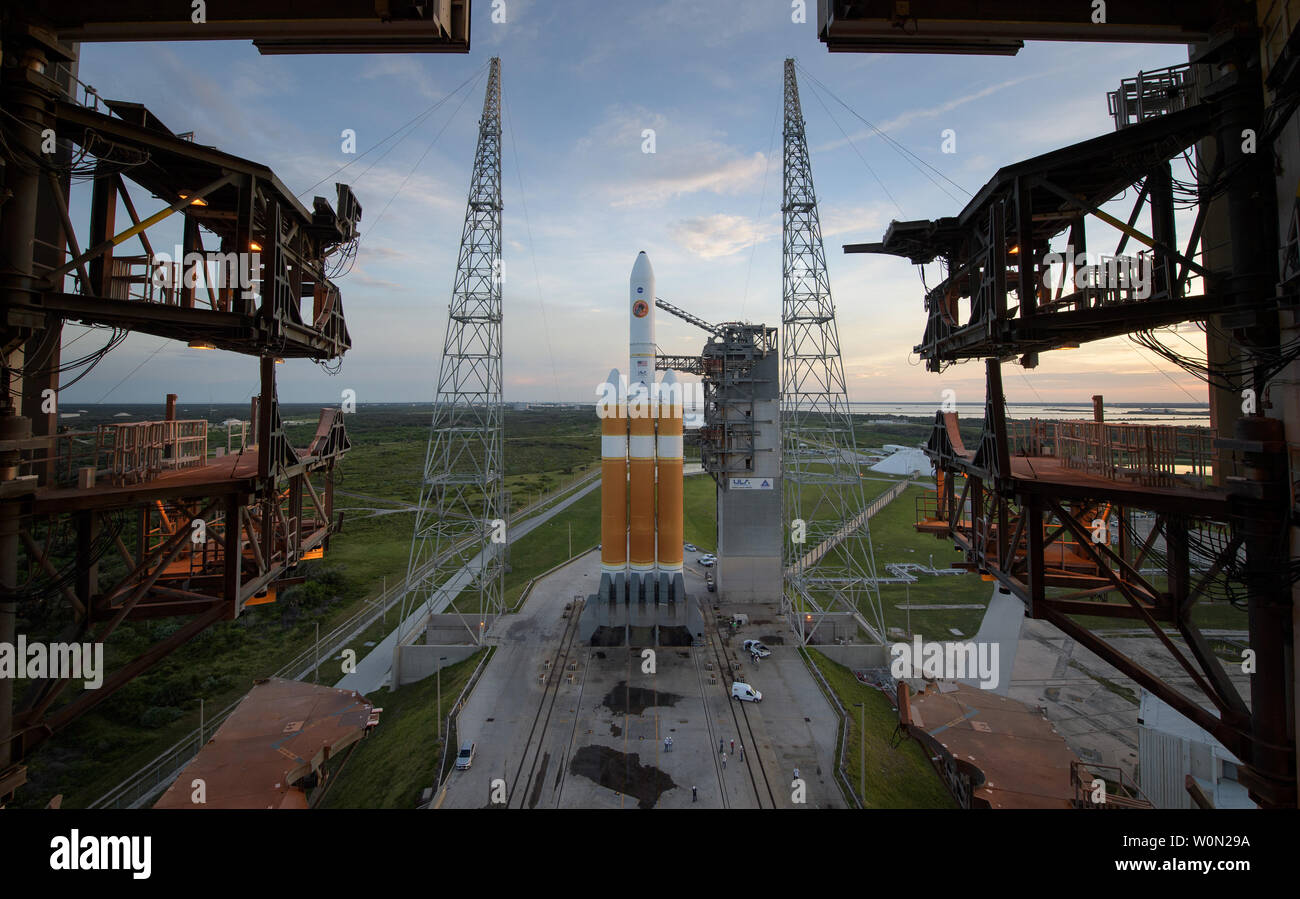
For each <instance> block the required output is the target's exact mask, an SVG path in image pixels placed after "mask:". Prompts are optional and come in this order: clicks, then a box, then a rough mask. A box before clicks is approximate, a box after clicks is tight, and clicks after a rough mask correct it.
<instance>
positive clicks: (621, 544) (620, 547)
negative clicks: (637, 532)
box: [600, 368, 627, 576]
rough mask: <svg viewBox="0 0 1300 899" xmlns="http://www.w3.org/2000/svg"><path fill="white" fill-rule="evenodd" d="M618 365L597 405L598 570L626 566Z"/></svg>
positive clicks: (612, 571)
mask: <svg viewBox="0 0 1300 899" xmlns="http://www.w3.org/2000/svg"><path fill="white" fill-rule="evenodd" d="M625 399H626V398H625V397H624V396H623V395H622V388H621V385H620V384H619V375H618V369H617V368H616V369H614V370H613V371H611V372H610V373H609V380H607V381H606V382H605V385H604V393H603V396H602V399H601V407H600V570H601V573H602V574H608V575H610V576H614V575H618V574H621V573H623V572H625V571H626V570H627V406H626V404H625Z"/></svg>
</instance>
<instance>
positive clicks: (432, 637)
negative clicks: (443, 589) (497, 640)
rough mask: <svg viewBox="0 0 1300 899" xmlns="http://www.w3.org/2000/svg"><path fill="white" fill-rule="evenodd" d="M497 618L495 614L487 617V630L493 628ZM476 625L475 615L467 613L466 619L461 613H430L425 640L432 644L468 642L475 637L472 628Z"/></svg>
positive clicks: (425, 630)
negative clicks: (462, 617)
mask: <svg viewBox="0 0 1300 899" xmlns="http://www.w3.org/2000/svg"><path fill="white" fill-rule="evenodd" d="M495 620H496V616H495V615H488V616H487V618H486V619H485V623H486V627H485V629H484V630H485V632H490V631H491V630H492V625H493V623H494V622H495ZM474 627H476V624H475V621H474V616H473V615H470V614H466V615H465V618H464V620H462V619H461V616H459V615H449V614H442V615H430V616H429V622H428V624H426V625H425V628H424V642H425V643H430V644H455V643H466V642H468V641H470V640H473V639H474V636H475V635H474V634H473V633H472V632H471V630H470V629H471V628H474Z"/></svg>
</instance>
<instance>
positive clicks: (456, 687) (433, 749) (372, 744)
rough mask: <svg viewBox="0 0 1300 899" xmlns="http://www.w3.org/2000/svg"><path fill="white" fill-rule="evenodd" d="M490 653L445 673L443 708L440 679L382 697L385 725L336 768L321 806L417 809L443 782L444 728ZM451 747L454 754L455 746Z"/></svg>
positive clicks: (381, 720) (379, 699)
mask: <svg viewBox="0 0 1300 899" xmlns="http://www.w3.org/2000/svg"><path fill="white" fill-rule="evenodd" d="M484 652H487V650H479V651H478V652H476V653H474V655H472V656H470V657H469V658H467V659H465V660H464V661H463V662H457V663H456V664H455V665H448V666H447V667H446V668H444V669H442V673H441V678H442V705H441V706H439V705H438V689H439V687H438V678H435V677H426V678H425V679H424V680H422V681H418V682H416V683H413V684H407V685H406V686H404V687H400V688H398V689H396V690H392V691H390V692H387V693H384V694H383V696H382V697H376V701H377V704H378V705H380V706H382V708H383V710H384V711H383V713H382V714H381V715H380V717H379V726H378V727H376V728H375V729H374V730H373V731H371V732H370V734H369V735H368V736H367V737H366V738H365V739H364V740H362V741H361V742H360V743H359V744H357V746H356V749H355V750H354V751H353V752H352V754H351V756H350V757H346V760H345V759H340V760H339V762H338V763H335V764H333V765H331V766H330V769H331V775H332V778H333V780H332V782H331V783H328V784H327V787H328V788H327V789H326V791H325V796H324V798H323V799H322V800H321V802H320V805H319V806H318V808H414V807H415V805H416V804H417V803H418V802H419V801H420V792H421V791H422V790H423V789H424V788H425V787H431V786H433V785H434V784H435V783H436V782H437V780H438V777H437V769H438V761H439V759H440V758H441V757H442V743H443V741H442V740H439V739H438V731H439V728H440V727H443V728H445V727H446V716H447V714H448V713H449V712H450V711H451V709H452V707H453V704H454V703H455V701H456V697H458V696H459V695H460V692H461V690H463V689H464V688H465V684H466V683H468V682H469V678H470V676H471V675H472V674H473V673H474V669H475V667H477V666H478V663H479V661H480V659H482V657H483V653H484ZM443 736H444V739H446V736H447V735H446V734H444V735H443ZM451 737H452V739H453V740H454V739H455V735H454V734H453V735H451ZM451 746H452V749H453V750H454V749H455V744H454V743H452V744H451ZM340 765H341V771H340V770H339V769H340Z"/></svg>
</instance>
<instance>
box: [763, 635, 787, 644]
mask: <svg viewBox="0 0 1300 899" xmlns="http://www.w3.org/2000/svg"><path fill="white" fill-rule="evenodd" d="M758 642H759V643H766V644H767V645H768V646H784V645H785V637H783V636H781V635H780V634H763V635H762V636H761V637H759V638H758Z"/></svg>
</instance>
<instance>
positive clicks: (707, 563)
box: [699, 556, 714, 568]
mask: <svg viewBox="0 0 1300 899" xmlns="http://www.w3.org/2000/svg"><path fill="white" fill-rule="evenodd" d="M699 563H700V564H701V565H703V566H704V567H705V568H712V567H713V563H714V560H713V559H710V558H709V557H708V556H700V558H699Z"/></svg>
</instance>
